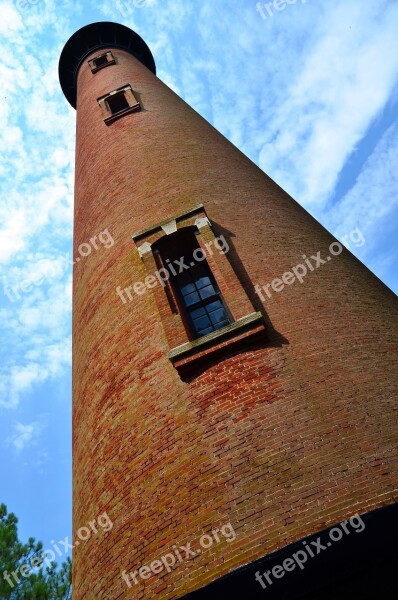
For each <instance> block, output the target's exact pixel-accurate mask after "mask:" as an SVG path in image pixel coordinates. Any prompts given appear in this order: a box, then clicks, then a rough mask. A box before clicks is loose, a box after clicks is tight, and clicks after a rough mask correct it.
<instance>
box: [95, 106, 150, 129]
mask: <svg viewBox="0 0 398 600" xmlns="http://www.w3.org/2000/svg"><path fill="white" fill-rule="evenodd" d="M139 110H141V105H140V104H138V103H137V104H134V105H133V106H129V107H128V108H126V109H124V110H121V111H120V112H117V113H115V114H114V115H111V116H109V117H105V119H104V122H105V123H106V124H107V125H110V124H111V123H113V122H114V121H116V120H117V119H120V118H121V117H124V115H127V114H129V113H132V112H137V111H139Z"/></svg>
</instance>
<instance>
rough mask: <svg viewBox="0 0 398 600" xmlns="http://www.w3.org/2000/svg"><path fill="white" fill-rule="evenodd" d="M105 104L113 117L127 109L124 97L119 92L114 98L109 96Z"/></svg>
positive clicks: (127, 105)
mask: <svg viewBox="0 0 398 600" xmlns="http://www.w3.org/2000/svg"><path fill="white" fill-rule="evenodd" d="M106 102H107V104H108V107H109V110H110V111H111V113H112V114H113V115H116V114H117V113H118V112H121V111H122V110H126V108H128V107H129V103H128V102H127V99H126V96H125V95H124V93H123V92H119V93H118V94H115V95H114V96H109V98H108V99H107V101H106Z"/></svg>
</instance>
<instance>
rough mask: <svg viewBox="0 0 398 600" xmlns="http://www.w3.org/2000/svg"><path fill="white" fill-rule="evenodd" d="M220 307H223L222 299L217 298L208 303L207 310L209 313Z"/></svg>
mask: <svg viewBox="0 0 398 600" xmlns="http://www.w3.org/2000/svg"><path fill="white" fill-rule="evenodd" d="M219 308H223V305H222V302H221V300H215V301H214V302H209V304H206V310H207V312H208V313H211V312H212V311H213V310H218V309H219Z"/></svg>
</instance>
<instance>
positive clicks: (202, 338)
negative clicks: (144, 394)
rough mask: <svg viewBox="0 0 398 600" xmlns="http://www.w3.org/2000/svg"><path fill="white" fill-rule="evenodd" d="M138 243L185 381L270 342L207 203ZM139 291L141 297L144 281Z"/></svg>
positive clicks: (138, 235) (150, 230)
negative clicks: (231, 356)
mask: <svg viewBox="0 0 398 600" xmlns="http://www.w3.org/2000/svg"><path fill="white" fill-rule="evenodd" d="M132 238H133V241H134V243H135V245H136V248H137V250H138V256H139V257H140V258H141V260H142V263H143V265H144V269H145V272H146V275H147V277H146V278H145V283H144V287H146V288H148V289H149V290H150V292H151V294H152V296H153V299H154V300H155V303H156V306H157V312H158V318H159V320H160V322H161V323H162V326H163V330H164V333H165V336H166V340H167V344H168V347H169V351H168V358H169V360H170V362H171V363H172V365H173V366H174V368H175V369H176V370H177V372H178V373H179V375H180V376H181V378H182V379H183V380H184V381H185V380H188V379H190V378H192V377H194V376H196V375H197V374H199V373H200V372H202V370H203V369H204V368H206V366H207V365H208V364H209V363H211V362H212V361H213V360H214V357H215V356H220V355H221V353H224V354H225V353H228V352H230V351H231V352H232V351H234V352H235V351H236V350H237V349H239V350H243V349H244V348H247V347H248V346H250V345H252V344H258V343H264V341H265V340H268V338H267V333H266V326H265V323H264V317H263V315H262V313H261V312H259V311H255V309H254V306H253V304H252V303H251V301H250V298H249V297H248V296H247V294H246V293H245V289H244V287H243V285H242V283H241V281H240V279H239V278H238V277H237V274H236V273H235V270H234V267H233V263H232V264H231V262H230V260H228V258H227V257H226V256H225V254H226V253H227V252H229V249H230V247H229V244H228V241H229V240H228V238H227V239H225V237H224V236H223V235H219V236H218V237H216V235H215V233H214V231H213V227H212V223H211V221H210V219H209V217H208V216H207V214H206V210H205V208H204V206H203V204H198V205H196V206H193V207H192V208H189V209H188V210H185V211H184V212H180V213H178V214H175V215H173V216H170V217H169V218H168V219H167V220H166V219H165V220H163V221H160V222H158V223H154V224H153V225H151V226H149V227H146V228H145V229H142V230H141V231H137V232H135V233H133V234H132ZM130 287H132V286H130ZM139 288H140V291H137V294H140V293H142V282H141V285H140V286H139ZM129 299H130V297H129ZM133 300H134V296H133V295H131V301H133ZM232 349H233V350H232Z"/></svg>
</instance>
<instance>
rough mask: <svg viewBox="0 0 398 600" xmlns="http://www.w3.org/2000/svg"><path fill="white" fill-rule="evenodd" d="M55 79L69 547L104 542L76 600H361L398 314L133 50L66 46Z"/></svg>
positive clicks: (98, 32) (393, 488) (384, 536)
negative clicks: (70, 133) (63, 127)
mask: <svg viewBox="0 0 398 600" xmlns="http://www.w3.org/2000/svg"><path fill="white" fill-rule="evenodd" d="M59 73H60V82H61V87H62V90H63V92H64V94H65V96H66V99H67V100H68V101H69V102H70V104H71V105H72V106H73V107H74V108H76V116H77V127H76V181H75V214H74V256H75V266H74V275H73V522H74V531H76V530H78V529H79V528H80V527H84V526H87V525H88V524H89V523H90V522H92V521H93V520H94V519H95V518H96V517H98V516H99V515H101V514H102V513H104V512H106V514H107V515H108V517H109V518H110V519H111V521H112V523H113V527H112V529H109V530H108V531H105V530H101V528H98V532H97V533H96V534H95V535H94V534H93V535H92V536H91V537H90V539H88V540H87V541H79V543H78V544H75V548H74V556H73V565H74V567H73V590H74V598H75V600H80V599H87V598H88V599H91V598H93V599H98V598H104V599H109V600H113V599H115V600H116V599H120V598H130V597H131V598H165V599H168V598H170V599H171V598H182V597H185V596H188V597H192V598H208V599H211V598H214V599H223V598H233V599H234V598H243V597H247V598H257V597H258V598H265V597H266V595H267V594H268V597H269V598H273V597H275V598H282V597H286V598H290V599H291V598H296V597H306V598H329V597H330V598H337V597H338V598H344V597H346V596H345V595H344V594H346V595H347V597H349V598H366V597H367V596H366V593H368V592H369V590H373V591H372V593H373V596H372V597H376V596H375V595H374V594H375V593H376V592H375V590H376V591H377V590H379V591H380V590H381V589H383V588H382V587H380V586H382V585H385V582H386V581H388V580H389V578H390V579H391V582H392V581H393V577H392V572H393V563H392V562H391V560H392V551H393V548H395V547H396V544H395V542H394V539H393V537H392V536H393V530H394V526H395V525H396V510H395V506H396V505H394V502H395V501H396V499H397V495H398V493H397V481H398V478H397V454H396V441H397V437H398V430H397V423H396V414H397V413H396V398H397V387H398V386H397V373H398V370H397V368H396V365H395V364H394V359H395V357H396V352H397V339H398V335H397V333H398V332H397V317H398V304H397V302H396V298H395V296H394V295H393V294H392V293H391V291H390V290H389V289H388V288H386V287H385V286H384V285H383V284H382V283H381V282H380V281H379V280H378V279H377V278H376V277H375V276H374V275H373V274H372V273H371V272H369V271H368V270H367V269H366V268H365V267H364V266H363V265H362V264H361V263H360V262H359V261H358V260H357V259H356V258H355V257H354V256H353V255H352V254H350V252H348V251H347V250H346V249H344V248H343V247H342V246H341V244H340V243H339V242H338V241H337V240H336V239H335V238H333V236H331V235H330V234H329V233H328V232H327V231H326V230H325V229H324V228H323V227H322V226H321V225H320V224H319V223H318V222H317V221H316V220H314V219H313V218H312V217H311V216H310V215H309V214H308V213H307V212H306V211H305V210H304V209H303V208H302V207H301V206H300V205H299V204H297V203H296V202H295V201H294V200H293V199H292V198H291V197H290V196H289V195H288V194H286V193H285V192H284V191H283V190H282V189H281V188H280V187H278V186H277V185H276V184H275V183H274V182H273V181H272V180H271V179H270V178H269V177H268V176H267V175H265V174H264V173H263V172H262V171H261V170H260V169H259V168H258V167H257V166H256V165H255V164H253V163H252V162H251V161H250V160H249V159H248V158H247V157H246V156H244V155H243V154H242V153H241V152H240V151H239V150H238V149H237V148H236V147H234V146H233V145H232V144H231V143H230V142H229V141H228V140H227V139H225V138H224V137H223V136H222V135H221V134H220V133H219V132H217V131H216V130H215V129H214V128H213V127H212V126H211V125H210V124H209V123H207V122H206V121H205V120H204V119H203V118H202V117H200V116H199V115H198V114H197V113H196V112H195V111H194V110H193V109H192V108H190V106H188V105H187V104H186V103H185V102H184V101H183V100H182V99H181V98H179V97H178V96H177V95H176V94H175V93H174V92H173V91H172V90H170V89H169V88H168V87H167V86H166V85H165V84H164V83H162V81H160V80H159V79H158V78H157V77H156V74H155V63H154V59H153V57H152V54H151V52H150V50H149V48H148V46H147V45H146V43H145V42H144V41H143V40H142V39H141V38H140V37H139V36H138V35H137V34H136V33H134V32H133V31H131V30H130V29H128V28H126V27H125V26H122V25H119V24H115V23H108V22H104V23H94V24H91V25H88V26H86V27H83V28H82V29H80V30H79V31H78V32H76V33H75V34H74V35H73V36H72V37H71V38H70V39H69V41H68V42H67V43H66V45H65V47H64V49H63V51H62V54H61V58H60V64H59ZM220 85H222V82H220ZM231 101H232V102H233V99H231ZM88 248H90V250H88ZM376 584H377V585H378V586H379V587H374V586H375V585H376ZM325 586H326V588H325ZM372 586H373V587H372ZM320 590H321V591H320ZM330 590H332V591H330ZM328 593H330V594H331V595H330V596H328ZM369 593H370V592H369ZM284 594H285V595H284ZM303 594H306V595H305V596H303ZM333 594H334V595H333ZM355 594H357V595H355ZM382 596H383V594H381V595H379V596H378V597H382Z"/></svg>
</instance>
